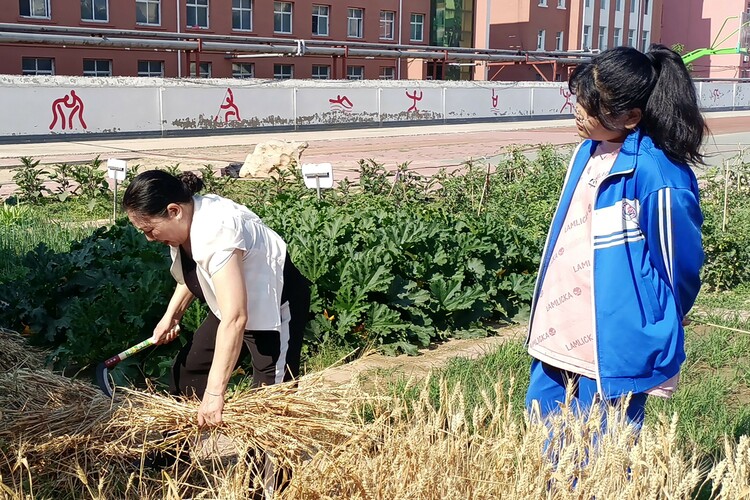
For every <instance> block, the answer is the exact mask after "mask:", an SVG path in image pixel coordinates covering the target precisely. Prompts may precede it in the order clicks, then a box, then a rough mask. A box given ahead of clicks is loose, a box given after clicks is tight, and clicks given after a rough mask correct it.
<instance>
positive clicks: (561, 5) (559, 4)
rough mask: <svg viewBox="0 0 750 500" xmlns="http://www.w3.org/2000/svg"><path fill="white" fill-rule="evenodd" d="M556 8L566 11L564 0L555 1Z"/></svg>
mask: <svg viewBox="0 0 750 500" xmlns="http://www.w3.org/2000/svg"><path fill="white" fill-rule="evenodd" d="M557 8H558V9H566V8H567V7H566V6H565V0H557Z"/></svg>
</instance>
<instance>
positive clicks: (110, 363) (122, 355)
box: [104, 337, 154, 369]
mask: <svg viewBox="0 0 750 500" xmlns="http://www.w3.org/2000/svg"><path fill="white" fill-rule="evenodd" d="M152 345H154V339H153V338H152V337H149V338H147V339H146V340H144V341H143V342H140V343H138V344H136V345H134V346H133V347H130V348H128V349H125V350H124V351H122V352H121V353H120V354H118V355H116V356H112V357H111V358H109V359H108V360H107V361H105V362H104V366H106V367H107V369H110V368H112V367H113V366H115V365H117V363H119V362H120V361H122V360H123V359H126V358H129V357H130V356H132V355H133V354H135V353H137V352H140V351H142V350H144V349H145V348H147V347H151V346H152Z"/></svg>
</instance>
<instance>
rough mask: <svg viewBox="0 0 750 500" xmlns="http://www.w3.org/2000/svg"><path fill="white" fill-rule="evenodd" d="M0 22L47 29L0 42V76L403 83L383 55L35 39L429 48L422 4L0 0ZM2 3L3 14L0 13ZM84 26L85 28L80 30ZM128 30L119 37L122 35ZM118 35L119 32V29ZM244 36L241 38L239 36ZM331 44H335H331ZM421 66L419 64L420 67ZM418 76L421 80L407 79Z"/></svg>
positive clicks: (400, 69) (401, 66)
mask: <svg viewBox="0 0 750 500" xmlns="http://www.w3.org/2000/svg"><path fill="white" fill-rule="evenodd" d="M4 7H5V8H3V9H1V10H0V23H7V24H6V25H5V28H4V31H9V29H8V25H9V24H14V25H17V27H18V28H19V29H20V28H22V27H24V26H28V25H32V26H36V27H39V26H49V27H51V28H52V29H54V30H55V32H54V33H48V34H42V33H35V34H34V35H33V36H35V37H36V38H37V40H35V41H34V42H33V43H30V42H26V43H21V42H17V41H16V42H12V43H9V42H8V41H5V42H4V41H3V40H2V39H0V73H2V74H27V75H40V74H55V75H89V76H157V77H158V76H164V77H180V76H203V77H215V78H228V77H233V76H234V77H238V78H248V77H257V78H280V79H282V78H320V79H325V78H350V79H361V78H366V79H377V78H383V79H393V78H406V77H407V73H408V63H407V60H406V59H401V61H400V62H399V60H398V59H395V58H386V57H367V58H365V57H360V58H355V57H346V58H342V57H340V56H336V57H333V56H302V57H293V56H278V55H273V54H270V53H269V54H262V53H257V52H256V53H254V54H251V53H247V54H244V57H234V56H235V55H238V54H239V53H240V52H239V51H238V52H237V53H235V52H232V53H230V52H224V53H218V52H215V51H214V52H211V53H209V52H201V53H197V54H196V53H189V52H185V51H182V50H176V49H170V48H149V49H135V48H132V49H126V48H112V47H109V48H103V47H88V46H85V47H84V46H63V45H60V44H59V42H58V44H45V43H44V42H43V37H52V36H57V37H65V36H81V35H83V36H92V32H91V30H90V29H91V28H95V29H101V30H107V32H106V33H104V32H102V33H97V36H101V35H105V36H108V37H109V36H112V37H118V36H119V37H122V38H131V39H132V38H138V39H149V40H151V39H157V38H159V37H161V39H162V40H164V39H167V38H168V39H169V40H177V39H178V38H177V37H176V36H174V35H170V34H173V33H178V34H179V39H181V40H190V39H196V38H198V37H200V36H203V35H209V36H213V37H214V39H216V38H217V36H224V37H227V38H226V41H228V42H242V41H243V40H246V41H248V42H251V41H252V40H253V39H257V38H258V37H263V38H269V39H277V40H284V41H287V42H289V41H290V40H299V39H302V40H307V41H322V42H330V44H331V45H337V46H339V47H341V46H347V45H349V44H354V45H356V44H358V43H377V44H383V45H387V46H390V45H394V46H395V45H398V44H408V45H428V43H429V38H430V0H408V1H403V0H366V1H365V0H319V1H309V0H294V1H271V0H4ZM8 7H10V8H8ZM87 30H88V31H87ZM125 30H127V33H125V32H124V31H125ZM118 32H119V33H118ZM246 37H249V38H246ZM333 42H338V43H336V44H334V43H333ZM420 69H421V65H420ZM411 76H412V77H416V78H422V77H423V75H422V74H417V75H411Z"/></svg>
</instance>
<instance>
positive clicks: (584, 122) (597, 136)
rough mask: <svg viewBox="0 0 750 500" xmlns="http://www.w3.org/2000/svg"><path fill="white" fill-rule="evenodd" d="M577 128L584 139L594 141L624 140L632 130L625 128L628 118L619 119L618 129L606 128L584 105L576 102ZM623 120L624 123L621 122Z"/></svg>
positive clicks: (617, 122)
mask: <svg viewBox="0 0 750 500" xmlns="http://www.w3.org/2000/svg"><path fill="white" fill-rule="evenodd" d="M575 119H576V128H578V135H579V136H581V137H583V138H584V139H592V140H594V141H609V142H623V141H624V140H625V137H627V136H628V134H629V133H630V131H629V130H628V129H627V128H625V122H626V121H627V119H626V118H622V120H617V121H616V122H615V124H616V125H617V129H616V130H610V129H608V128H606V127H605V126H604V125H602V123H601V122H600V121H599V119H598V118H596V117H595V116H590V115H589V114H588V113H587V112H586V110H585V109H583V106H581V105H580V104H576V112H575ZM620 121H622V122H623V123H619V122H620Z"/></svg>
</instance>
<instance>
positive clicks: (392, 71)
mask: <svg viewBox="0 0 750 500" xmlns="http://www.w3.org/2000/svg"><path fill="white" fill-rule="evenodd" d="M383 70H390V71H389V73H390V75H386V74H385V73H386V72H385V71H383ZM395 79H396V67H395V66H381V67H380V70H379V71H378V80H395Z"/></svg>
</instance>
